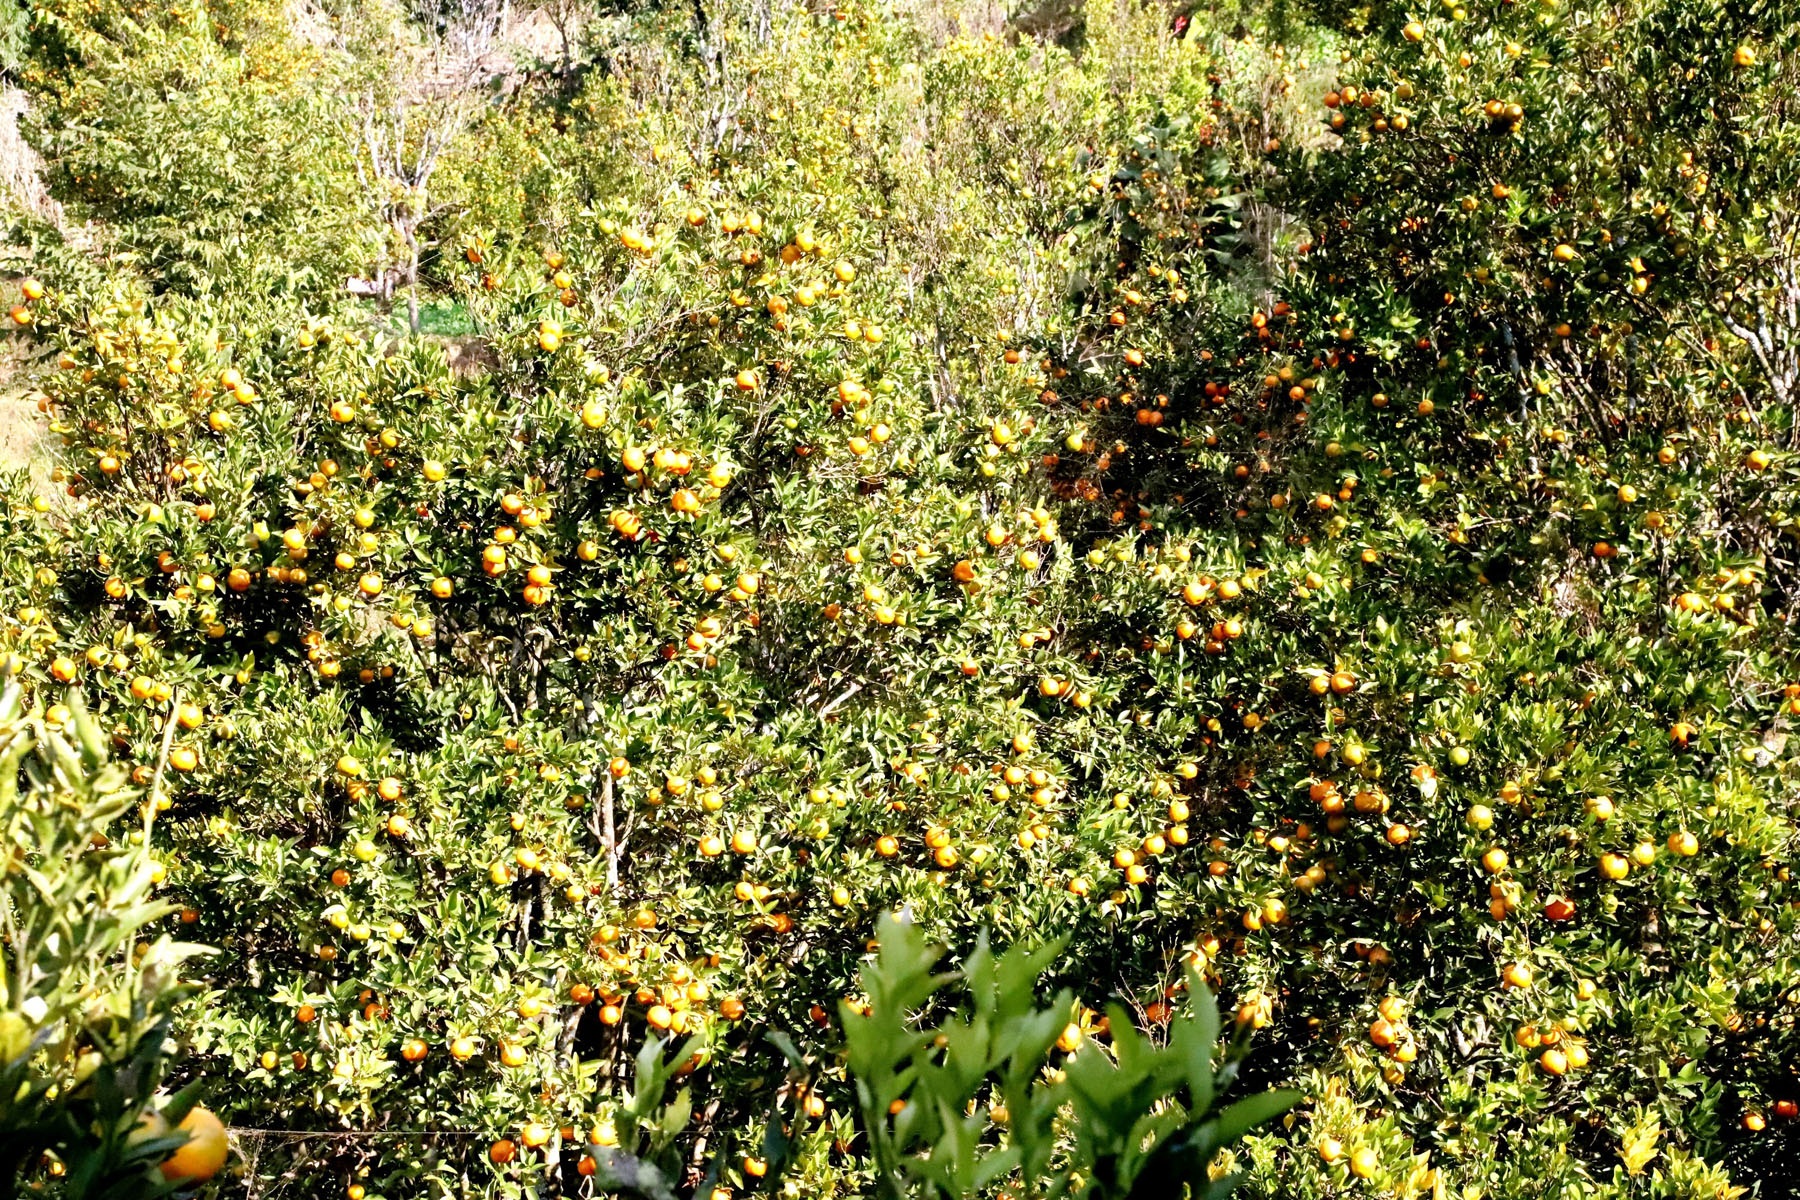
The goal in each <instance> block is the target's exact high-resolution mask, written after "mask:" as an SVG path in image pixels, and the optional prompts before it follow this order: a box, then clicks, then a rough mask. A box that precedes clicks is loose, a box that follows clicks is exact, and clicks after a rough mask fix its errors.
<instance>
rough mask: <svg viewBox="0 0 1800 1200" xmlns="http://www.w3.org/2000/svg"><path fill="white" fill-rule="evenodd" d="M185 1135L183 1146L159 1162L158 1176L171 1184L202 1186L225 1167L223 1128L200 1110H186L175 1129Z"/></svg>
mask: <svg viewBox="0 0 1800 1200" xmlns="http://www.w3.org/2000/svg"><path fill="white" fill-rule="evenodd" d="M177 1128H179V1129H180V1130H181V1131H182V1132H183V1133H185V1134H187V1135H188V1140H187V1142H186V1143H185V1144H184V1145H183V1146H181V1148H180V1149H178V1150H176V1151H175V1153H173V1154H171V1155H169V1157H168V1158H166V1159H164V1160H163V1164H162V1175H163V1178H164V1179H167V1180H169V1181H171V1182H180V1183H186V1184H193V1183H203V1182H205V1181H206V1180H208V1179H211V1178H212V1177H213V1176H214V1175H217V1174H218V1173H219V1168H220V1167H223V1166H224V1165H225V1156H226V1153H227V1151H228V1150H229V1145H228V1143H227V1142H226V1138H225V1125H224V1123H223V1122H221V1121H220V1120H219V1118H218V1117H216V1116H214V1115H213V1114H212V1113H211V1112H209V1111H207V1110H206V1109H204V1108H194V1109H191V1110H189V1112H188V1115H187V1116H186V1117H184V1118H182V1122H181V1124H180V1125H179V1126H177Z"/></svg>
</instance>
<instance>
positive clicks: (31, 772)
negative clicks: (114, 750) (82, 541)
mask: <svg viewBox="0 0 1800 1200" xmlns="http://www.w3.org/2000/svg"><path fill="white" fill-rule="evenodd" d="M138 799H139V795H138V792H137V790H136V789H134V788H132V787H131V786H130V784H129V781H128V778H127V776H126V772H125V770H124V768H123V767H121V766H119V765H117V764H113V763H109V762H108V761H107V756H106V750H105V741H104V737H103V735H102V734H101V732H100V730H99V728H98V727H97V726H96V724H95V723H94V721H93V719H92V718H90V717H89V716H88V714H87V711H86V710H85V708H84V707H83V706H82V704H81V700H80V697H79V696H78V695H77V696H74V697H72V698H71V703H70V705H69V706H63V705H56V706H53V707H51V708H50V709H49V710H47V711H31V712H26V711H25V710H24V706H23V701H22V698H21V692H20V689H19V688H18V686H17V685H16V684H13V685H8V686H7V688H6V690H5V693H4V695H0V837H4V854H5V871H4V874H3V875H0V935H3V938H4V940H3V942H0V1197H8V1196H12V1195H15V1194H17V1192H18V1191H19V1189H20V1187H21V1183H22V1180H21V1175H22V1173H26V1172H30V1173H33V1174H35V1172H36V1170H37V1168H38V1166H39V1164H40V1163H41V1164H43V1166H44V1168H45V1170H46V1171H47V1173H48V1175H49V1178H50V1179H51V1180H52V1181H55V1182H56V1184H57V1189H58V1190H56V1191H55V1192H54V1193H52V1194H54V1195H58V1196H62V1197H69V1198H74V1197H87V1196H93V1197H107V1198H108V1200H133V1198H134V1197H145V1196H156V1195H162V1194H164V1193H166V1192H168V1191H170V1190H172V1189H173V1188H174V1187H175V1186H177V1184H178V1183H180V1182H182V1181H183V1180H191V1179H193V1178H196V1177H198V1176H199V1175H200V1174H201V1172H200V1171H198V1170H193V1171H190V1170H186V1169H175V1170H171V1171H169V1172H166V1173H165V1172H162V1171H159V1170H158V1166H159V1164H161V1163H163V1162H164V1161H165V1160H169V1161H171V1162H176V1160H174V1159H171V1154H172V1153H174V1152H177V1151H180V1150H182V1148H183V1147H184V1146H186V1145H187V1144H188V1143H189V1142H190V1141H194V1140H197V1139H193V1138H190V1136H189V1134H188V1133H186V1132H180V1131H177V1132H174V1133H171V1132H169V1126H168V1122H169V1121H170V1120H174V1121H177V1122H179V1121H182V1120H184V1119H186V1118H187V1117H188V1116H189V1113H190V1111H191V1110H193V1105H194V1100H195V1099H196V1097H197V1092H196V1091H194V1090H193V1089H192V1088H190V1089H187V1090H184V1091H183V1092H182V1093H180V1094H178V1095H176V1096H175V1097H173V1098H171V1099H170V1100H169V1101H168V1102H167V1103H166V1104H164V1105H163V1106H162V1108H161V1111H160V1112H158V1111H154V1110H153V1109H152V1105H153V1101H154V1099H155V1097H156V1092H157V1088H158V1086H159V1085H160V1084H161V1083H162V1081H163V1077H164V1075H165V1072H166V1070H167V1067H168V1058H167V1054H166V1040H167V1038H168V1035H169V1025H170V1018H171V1014H172V1012H173V1010H174V1008H175V1005H176V1004H177V1002H178V1001H180V1000H181V999H182V998H183V997H184V996H185V995H186V994H187V992H188V989H187V988H186V987H184V986H183V985H182V984H181V982H180V979H179V971H180V968H181V964H182V962H183V961H184V960H186V959H188V958H190V957H192V956H193V955H195V954H197V953H200V952H201V949H200V948H199V947H197V946H191V945H184V944H179V943H176V942H173V941H171V940H170V939H169V938H167V937H161V938H158V939H157V940H156V941H155V942H153V943H150V944H148V945H145V946H142V947H138V946H135V945H134V939H135V938H136V937H137V935H138V934H139V931H140V930H142V929H144V928H145V927H146V926H148V925H149V924H151V923H152V922H154V921H156V920H158V919H160V918H161V917H163V916H166V915H167V914H168V913H170V912H172V911H173V906H172V905H169V904H166V903H163V902H161V901H158V900H155V899H152V898H151V889H152V887H153V884H154V877H155V865H154V863H153V861H152V860H151V858H150V855H149V853H148V851H147V849H146V842H147V839H125V840H121V841H114V840H113V839H112V836H111V835H110V834H109V830H112V829H113V827H114V825H115V824H117V823H118V822H119V821H120V819H121V818H123V817H127V816H129V815H131V814H132V813H133V812H134V811H135V810H136V805H137V803H138ZM214 1124H216V1122H215V1123H214ZM216 1136H217V1137H218V1138H219V1139H221V1144H222V1136H223V1135H222V1132H219V1133H217V1134H216ZM176 1165H177V1167H178V1168H186V1167H187V1166H188V1165H189V1164H188V1163H186V1162H177V1164H176ZM216 1169H217V1165H216V1164H213V1165H212V1170H216ZM205 1173H207V1174H210V1171H208V1172H205ZM166 1175H173V1176H174V1178H173V1179H171V1178H167V1177H166ZM37 1188H38V1189H41V1184H39V1185H37ZM34 1190H36V1189H34ZM36 1194H44V1193H43V1192H42V1191H41V1190H36Z"/></svg>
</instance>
